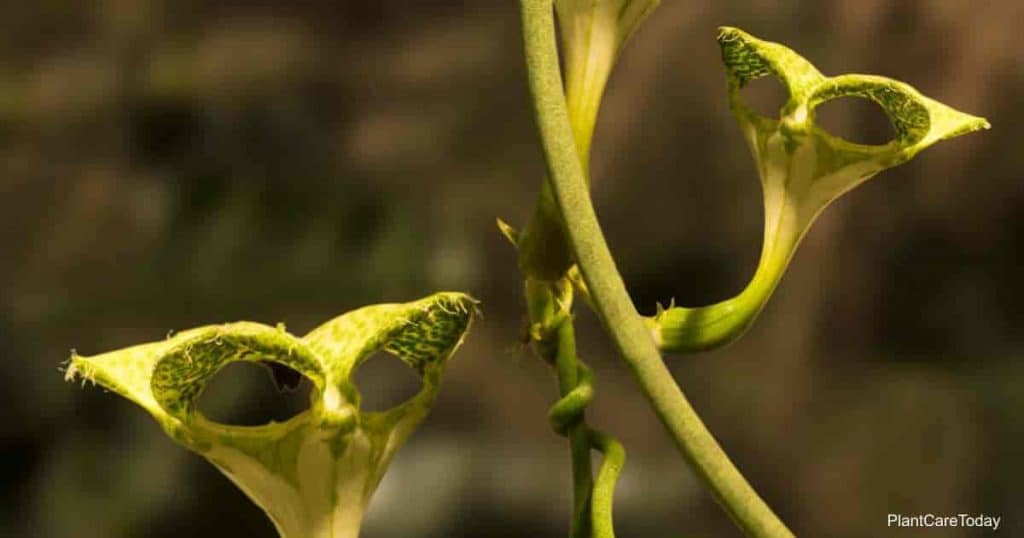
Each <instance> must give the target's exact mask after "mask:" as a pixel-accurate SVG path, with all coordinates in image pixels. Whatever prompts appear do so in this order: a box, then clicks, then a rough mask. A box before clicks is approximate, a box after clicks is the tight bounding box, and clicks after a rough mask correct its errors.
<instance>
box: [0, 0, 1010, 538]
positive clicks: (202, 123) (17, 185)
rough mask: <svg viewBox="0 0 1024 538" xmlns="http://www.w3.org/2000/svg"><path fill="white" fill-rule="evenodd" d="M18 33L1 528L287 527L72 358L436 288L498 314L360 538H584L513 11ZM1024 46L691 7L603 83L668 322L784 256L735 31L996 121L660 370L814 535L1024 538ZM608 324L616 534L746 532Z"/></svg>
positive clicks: (249, 375) (589, 349)
mask: <svg viewBox="0 0 1024 538" xmlns="http://www.w3.org/2000/svg"><path fill="white" fill-rule="evenodd" d="M2 12H3V15H2V17H0V20H2V22H0V376H2V378H0V379H2V384H0V387H2V390H3V396H2V398H0V406H2V410H0V536H16V537H22V536H24V537H59V538H63V537H82V538H88V537H104V538H105V537H147V538H148V537H154V538H156V537H176V536H247V537H248V536H251V537H260V536H265V537H270V536H273V535H274V532H273V528H272V527H271V525H270V524H269V522H267V521H266V520H265V519H264V517H263V515H262V514H261V512H260V511H259V510H258V509H256V508H255V507H254V506H253V505H251V504H250V503H249V502H248V501H247V500H246V499H245V498H244V497H243V495H242V494H241V493H239V492H238V491H237V490H235V489H234V487H233V486H232V485H231V484H230V483H229V482H228V481H227V479H225V478H223V477H222V476H221V475H219V474H218V473H217V472H216V471H215V470H214V469H213V468H212V467H211V466H209V465H207V464H206V463H205V462H204V461H202V460H201V459H200V458H198V457H196V456H194V455H192V454H191V453H189V452H186V451H185V450H183V449H181V448H179V447H178V446H176V445H174V444H173V443H172V442H171V441H170V440H168V439H167V438H166V437H165V436H164V435H163V433H162V432H161V430H160V429H159V428H158V427H157V425H156V424H155V423H153V422H152V421H151V420H150V419H149V418H148V416H146V415H145V414H144V413H143V412H142V411H141V410H140V409H139V408H137V407H135V406H133V405H131V404H129V403H127V402H126V401H123V400H121V399H120V398H118V397H116V396H114V395H112V394H109V393H105V392H103V391H101V390H99V389H97V388H93V387H86V388H84V389H83V388H80V387H79V386H78V385H77V384H67V383H64V382H63V380H62V375H61V372H60V371H59V370H58V369H59V366H60V364H61V362H62V361H64V360H65V359H66V358H67V357H68V355H69V353H70V351H71V350H72V349H76V350H77V351H78V352H80V353H82V354H95V353H98V352H101V351H106V350H110V349H115V348H118V347H122V346H127V345H130V344H134V343H138V342H142V341H149V340H156V339H160V338H163V337H164V336H165V335H166V334H167V333H168V331H170V330H176V329H182V328H188V327H191V326H196V325H200V324H205V323H214V322H221V321H231V320H240V319H247V320H254V321H261V322H265V323H276V322H284V323H286V324H287V325H288V327H289V328H290V329H292V330H293V331H295V332H304V331H305V330H308V329H310V328H312V327H313V326H315V325H316V324H318V323H319V322H321V321H324V320H326V319H328V318H330V317H333V316H334V315H337V314H338V313H341V312H344V311H346V310H349V309H352V308H355V307H357V306H360V305H363V304H369V303H376V302H389V301H404V300H411V299H415V298H418V297H420V296H423V295H426V294H428V293H430V292H432V291H434V290H438V289H457V290H466V291H469V292H471V293H473V294H474V295H476V296H477V297H478V298H479V299H481V300H482V301H483V309H484V311H485V313H486V315H485V317H484V318H483V319H482V320H481V321H480V322H479V323H478V324H477V325H476V326H475V328H474V331H473V333H472V334H471V337H470V338H469V340H468V341H467V343H466V345H465V347H464V348H463V350H462V351H461V353H460V354H459V355H458V356H457V357H456V358H455V360H454V361H453V362H452V363H451V365H450V367H449V370H448V376H447V379H446V385H445V388H444V391H443V392H442V395H441V397H440V399H439V401H438V403H437V405H436V408H435V410H434V412H433V414H432V415H431V416H430V417H429V419H428V420H427V421H426V422H425V423H424V425H423V426H422V427H421V429H420V430H419V431H418V433H417V434H416V436H415V437H414V438H413V439H412V440H411V442H410V443H409V444H408V446H406V447H405V448H404V449H403V450H402V451H400V452H399V454H398V457H397V459H396V460H395V462H394V463H393V465H392V469H391V472H390V473H389V474H388V476H387V478H386V480H385V482H384V483H383V484H382V487H381V489H380V490H379V492H378V494H377V496H376V498H375V500H374V502H373V504H372V506H371V509H370V514H369V516H368V521H367V524H366V528H365V533H364V535H365V536H366V537H367V538H381V537H392V536H399V537H424V538H426V537H459V536H466V537H503V536H509V537H512V536H514V537H524V536H529V537H556V536H564V534H565V530H566V528H567V520H568V514H569V503H570V476H569V467H568V450H567V446H566V443H565V442H564V440H563V439H561V438H558V437H557V436H555V435H554V434H552V433H551V432H550V431H549V430H548V427H547V422H546V420H545V410H546V408H547V406H548V405H549V404H550V403H552V402H553V401H554V399H555V397H556V387H555V381H554V378H553V376H552V374H551V372H550V371H548V369H547V367H546V366H544V365H543V364H540V363H539V361H538V360H536V359H535V358H533V357H532V356H531V355H530V354H529V353H528V352H526V351H524V350H523V349H522V348H521V347H520V344H519V341H520V337H521V334H522V328H523V308H522V304H521V299H520V295H519V289H518V278H517V269H516V260H515V255H514V253H513V251H512V249H511V248H510V247H509V245H508V244H507V243H506V242H505V240H504V239H503V238H502V237H501V236H500V235H499V233H498V231H497V229H496V227H495V225H494V219H495V217H499V216H500V217H502V218H504V219H506V220H508V221H509V222H511V223H513V224H516V225H521V224H522V223H523V222H524V221H525V220H526V218H527V216H528V215H529V212H530V207H531V205H532V202H533V198H534V196H535V193H536V191H537V187H538V182H539V180H540V178H541V176H542V173H543V165H542V160H541V155H540V152H539V148H538V144H537V140H536V136H535V134H534V131H533V126H532V118H531V114H530V109H529V102H528V95H527V90H526V87H525V81H524V80H525V79H524V76H525V75H524V72H523V68H522V60H521V50H520V42H519V35H518V32H519V23H518V15H517V7H516V3H515V2H513V1H507V2H496V1H494V0H446V1H412V0H374V1H342V0H335V1H330V2H272V1H261V2H246V3H243V2H228V1H208V2H199V1H171V0H100V1H95V2H73V1H68V0H42V1H38V2H7V3H6V4H5V5H4V7H3V10H2ZM1022 20H1024V3H1021V2H1019V1H1015V0H1004V1H988V2H968V1H959V0H953V1H950V0H930V1H921V0H915V1H899V2H894V1H883V0H858V1H856V2H853V1H842V0H827V1H826V0H813V1H811V0H803V1H770V0H757V1H754V0H745V1H736V2H712V1H710V0H707V1H698V0H666V1H665V2H664V4H663V5H662V7H660V8H659V9H658V11H657V12H656V14H655V15H654V16H653V17H652V18H651V19H650V21H649V22H648V23H647V24H646V25H644V27H643V28H642V29H641V31H640V32H639V34H638V35H637V36H636V37H635V38H634V40H633V41H632V42H631V43H630V45H629V46H628V47H627V49H626V51H625V53H624V55H623V57H622V60H621V62H620V67H619V69H618V70H617V72H616V73H615V74H614V76H613V77H612V80H611V82H610V84H609V88H608V94H607V98H606V100H605V108H604V112H603V115H602V117H601V120H600V124H599V126H598V134H597V137H596V142H595V146H594V155H595V159H594V165H593V170H594V175H595V180H594V196H595V200H596V203H597V205H598V209H599V212H600V214H601V216H602V218H603V222H604V225H605V227H606V230H607V234H608V236H609V240H610V242H611V244H612V247H613V250H614V251H615V252H616V254H617V258H618V261H619V264H620V267H621V269H622V271H623V272H624V275H625V276H626V279H627V281H628V283H629V286H630V288H631V291H632V292H633V295H634V297H635V300H636V302H637V305H638V306H639V307H640V308H641V310H642V311H644V312H651V311H653V308H654V305H655V302H656V301H663V302H664V301H667V300H668V299H669V298H671V297H675V298H676V299H677V301H679V302H680V303H682V304H701V303H709V302H714V301H717V300H720V299H723V298H726V297H728V296H731V295H733V294H734V293H736V292H738V291H739V290H740V289H741V288H742V286H743V285H744V284H745V282H746V280H747V279H748V278H749V276H750V274H751V273H752V271H753V268H754V265H755V263H756V261H757V255H758V251H759V248H760V241H761V218H762V216H761V205H760V204H761V202H760V192H759V186H758V182H757V178H756V176H755V172H754V168H753V166H752V162H751V159H750V158H749V156H748V154H747V150H746V148H745V146H744V144H743V142H742V139H741V138H740V136H739V134H738V132H737V129H736V127H735V125H734V123H733V120H732V118H731V117H730V115H729V113H728V111H727V108H726V105H725V83H724V76H723V72H722V68H721V66H720V65H719V57H718V50H717V47H716V44H715V40H714V38H715V28H716V26H718V25H720V24H730V25H737V26H741V27H743V28H745V29H747V30H749V31H751V32H752V33H754V34H755V35H759V36H763V37H766V38H770V39H773V40H777V41H782V42H785V43H788V44H789V45H791V46H792V47H793V48H795V49H796V50H798V51H801V52H803V53H805V54H806V55H807V56H808V57H809V58H810V59H811V60H812V61H814V62H815V63H816V64H817V65H818V66H819V67H820V68H821V69H822V70H823V71H825V72H826V73H829V74H837V73H842V72H870V73H878V74H883V75H888V76H894V77H898V78H900V79H903V80H906V81H908V82H910V83H912V84H914V85H915V86H916V87H918V88H919V89H920V90H922V91H923V92H924V93H926V94H928V95H930V96H932V97H935V98H937V99H939V100H942V101H944V102H946V103H949V104H951V105H953V106H956V107H958V108H961V109H963V110H966V111H969V112H973V113H976V114H979V115H983V116H986V117H988V118H990V119H991V121H992V123H993V125H994V128H993V129H992V130H991V131H988V132H985V133H982V134H975V135H971V136H969V137H964V138H961V139H957V140H955V141H952V142H946V143H942V144H940V145H938V146H936V147H935V148H932V149H929V150H927V151H926V152H925V153H923V154H921V155H920V156H919V157H918V158H917V159H915V160H914V161H913V162H911V163H909V164H907V165H904V166H901V167H899V168H897V169H894V170H891V171H889V172H886V173H884V174H882V176H880V177H878V178H876V179H874V180H872V181H871V182H869V183H868V184H866V185H865V186H863V187H862V188H860V189H858V190H857V191H855V192H854V193H852V194H850V195H848V196H846V197H844V198H843V199H842V200H841V201H840V202H838V203H837V204H836V205H835V206H833V207H831V208H830V209H829V210H828V211H827V212H826V213H825V215H824V216H823V218H822V219H821V220H820V221H819V222H818V223H817V224H816V225H815V227H814V229H813V230H812V231H811V233H810V235H809V236H808V238H807V240H806V241H805V243H804V245H803V246H802V247H801V249H800V251H799V252H798V254H797V256H796V259H795V260H794V263H793V266H792V268H791V269H790V271H789V274H788V275H787V276H786V278H785V279H784V281H783V282H782V285H781V287H780V288H779V290H778V292H777V294H776V296H775V297H774V298H773V299H772V301H771V302H770V303H769V305H768V307H767V309H766V310H765V312H764V313H763V315H762V316H761V319H760V321H759V323H758V324H757V325H756V326H755V327H754V328H753V330H752V331H750V333H749V334H748V335H747V336H746V337H745V338H743V339H742V340H741V341H739V342H738V343H736V344H734V345H732V346H730V347H728V348H726V349H724V350H720V351H715V352H712V353H707V354H704V355H698V356H691V357H675V358H670V359H669V364H670V366H671V368H672V370H673V372H674V374H675V375H676V376H677V379H678V381H679V382H680V383H681V385H682V386H683V388H684V389H685V390H686V391H687V392H688V394H689V395H690V397H691V399H692V401H693V403H694V405H695V406H696V408H697V409H698V410H699V412H701V414H702V415H703V417H704V418H705V419H706V421H707V423H708V425H709V426H710V428H711V430H712V431H713V432H714V433H715V434H716V435H717V437H718V438H719V440H720V441H721V442H722V443H723V444H724V446H725V447H726V449H727V450H728V452H729V453H730V454H731V456H732V457H733V459H734V460H735V461H736V462H737V463H738V465H739V467H740V468H741V469H742V470H743V471H744V472H745V473H746V474H747V476H748V477H749V479H750V480H751V481H752V482H753V483H754V484H755V485H756V487H757V488H758V489H759V490H760V492H761V493H762V494H763V495H764V496H765V497H766V498H767V499H768V500H769V501H770V503H771V504H772V505H773V506H774V507H776V508H777V510H778V511H779V512H780V514H781V515H782V516H783V517H784V519H785V520H786V521H788V522H789V523H790V524H791V526H792V527H793V528H794V529H795V530H796V532H797V533H798V534H800V535H802V536H830V537H864V536H913V535H922V536H925V535H927V536H930V537H954V536H976V535H981V534H983V533H982V532H979V531H972V530H969V529H946V530H938V529H936V530H928V531H911V530H904V531H897V530H894V529H886V528H885V517H886V515H887V514H888V513H890V512H898V513H904V514H916V513H936V514H955V513H961V512H966V513H986V514H991V515H1001V516H1002V517H1003V524H1002V528H1001V534H1002V535H1003V536H1024V484H1022V477H1024V459H1022V456H1024V414H1022V407H1024V405H1022V404H1024V357H1022V355H1024V334H1022V332H1021V330H1020V327H1021V326H1022V324H1024V308H1022V307H1021V304H1024V279H1022V278H1021V276H1022V275H1021V262H1022V260H1024V257H1022V256H1024V255H1022V254H1021V253H1022V252H1024V181H1022V179H1024V151H1022V148H1021V140H1024V116H1022V114H1021V108H1022V105H1024V101H1022V98H1021V95H1024V56H1022V55H1021V54H1020V47H1019V44H1020V43H1019V39H1020V36H1019V23H1020V21H1022ZM769 93H770V92H769ZM840 105H842V106H838V105H837V107H834V108H836V109H835V110H831V109H830V111H829V112H828V115H827V117H828V122H827V123H828V125H829V126H830V127H833V128H834V129H835V130H836V131H838V132H839V133H840V134H846V135H847V136H849V137H850V138H853V139H854V140H858V139H860V140H862V141H871V140H870V139H871V138H872V137H877V136H882V137H884V136H885V125H884V117H882V116H881V114H880V112H878V111H877V110H874V109H873V108H872V107H871V106H869V105H865V104H863V103H860V104H850V103H846V104H842V103H840ZM830 106H831V105H830ZM844 107H848V108H844ZM823 116H824V112H823ZM880 118H881V120H880ZM880 125H881V127H879V126H880ZM880 129H881V130H880ZM581 324H582V327H581V329H580V330H581V343H580V345H581V352H582V354H583V356H584V357H585V359H586V360H588V361H589V362H590V363H591V364H592V365H593V366H594V368H595V369H596V372H597V376H598V383H599V388H598V398H597V401H596V402H595V403H594V405H593V410H592V411H591V412H590V416H591V420H592V422H593V424H595V425H597V426H599V427H601V428H603V429H606V430H607V431H609V432H612V433H613V434H615V435H617V436H619V437H620V438H621V439H622V440H623V441H624V442H625V444H626V446H627V448H628V451H629V461H628V463H627V467H626V470H625V473H624V476H623V478H622V481H621V483H620V485H619V488H618V502H617V505H616V516H617V524H618V528H619V532H620V534H621V535H622V536H626V537H637V536H643V537H660V536H682V535H685V536H702V537H703V536H715V537H726V536H739V533H738V532H737V531H736V530H735V529H734V528H733V527H732V526H731V524H730V522H729V521H728V519H727V517H726V516H725V515H724V514H723V512H722V511H721V510H720V509H719V508H718V506H717V505H716V504H715V502H714V501H713V499H711V498H710V496H709V495H708V493H707V492H706V491H705V490H704V489H703V488H702V487H701V486H700V484H698V483H697V482H696V480H695V478H694V476H693V474H692V473H691V472H690V471H689V469H688V468H687V466H686V465H685V464H684V463H683V462H682V460H681V459H680V458H679V456H678V455H677V453H676V452H675V450H674V449H673V446H672V444H671V442H670V441H669V439H668V437H667V435H666V434H665V433H664V432H663V430H662V428H661V427H660V425H659V424H658V423H657V421H656V420H655V418H654V416H653V415H652V413H651V412H650V410H649V409H648V406H647V404H646V402H645V401H644V399H643V397H642V395H641V393H640V392H639V391H638V390H637V388H636V387H635V385H634V384H633V382H632V380H631V378H630V377H629V375H628V374H627V372H626V370H625V368H624V367H623V365H622V364H621V363H620V362H619V361H618V359H617V358H616V357H615V356H614V354H613V353H612V351H611V348H610V346H609V343H608V341H607V339H606V338H605V336H603V334H602V333H601V331H600V328H599V326H598V323H597V322H596V321H595V320H594V319H593V317H592V316H590V315H589V314H582V315H581ZM378 364H379V365H378ZM366 369H367V371H366V372H363V371H360V374H359V375H360V382H361V383H364V392H366V393H367V394H370V395H371V396H369V397H370V398H371V399H374V398H376V400H375V401H377V402H378V404H379V405H386V404H387V403H388V402H390V401H396V398H400V397H401V396H402V395H403V394H406V393H407V391H409V390H414V389H415V383H414V382H410V379H409V377H408V376H409V375H411V374H410V373H409V372H407V371H405V370H403V369H402V368H401V367H399V366H396V365H395V364H393V363H389V362H388V361H385V360H381V361H372V362H371V363H368V365H367V367H366ZM225 372H230V373H231V375H227V374H224V375H222V376H220V377H218V379H217V381H216V382H215V384H214V385H215V386H213V387H211V389H210V394H208V395H207V396H208V397H206V398H204V404H203V405H204V406H206V409H207V411H208V412H209V413H210V414H212V415H215V416H218V417H222V418H223V419H224V420H233V421H236V422H238V423H247V422H259V420H261V419H262V420H266V419H267V418H268V417H273V416H278V415H279V414H281V413H285V411H286V410H288V409H291V410H292V412H294V409H295V406H296V405H297V403H296V402H297V401H298V403H299V404H301V394H300V395H299V396H298V400H296V398H297V396H296V395H294V394H293V395H291V396H280V395H277V394H276V392H275V391H274V390H273V389H272V387H271V386H270V381H269V378H267V377H266V376H264V375H262V373H259V372H253V371H250V370H248V369H246V368H232V369H229V370H226V371H225ZM403 391H406V392H403ZM285 415H286V413H285Z"/></svg>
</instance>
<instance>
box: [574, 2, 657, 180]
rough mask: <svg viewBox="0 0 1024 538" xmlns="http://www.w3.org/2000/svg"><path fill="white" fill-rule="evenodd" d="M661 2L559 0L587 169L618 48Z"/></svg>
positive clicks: (576, 123)
mask: <svg viewBox="0 0 1024 538" xmlns="http://www.w3.org/2000/svg"><path fill="white" fill-rule="evenodd" d="M660 2H661V0H555V14H556V15H557V16H558V26H559V29H560V30H561V36H562V55H563V64H564V66H565V93H566V100H567V104H568V107H569V117H570V118H571V119H572V126H573V131H574V134H575V136H576V148H577V150H578V151H579V154H580V158H581V159H582V160H583V163H584V164H583V166H584V168H585V169H586V168H587V162H588V161H589V155H590V141H591V138H592V137H593V133H594V125H595V123H596V122H597V112H598V109H599V108H600V106H601V97H602V96H603V95H604V88H605V84H606V83H607V82H608V76H609V75H610V74H611V71H612V67H613V66H614V65H615V61H616V60H617V59H618V56H619V51H621V50H622V46H623V45H624V44H625V43H626V41H627V40H628V39H629V37H630V36H631V35H633V32H634V31H635V30H636V29H637V27H638V26H640V23H641V22H643V20H644V19H645V18H646V17H647V15H649V14H650V13H651V12H652V11H654V8H656V7H658V4H659V3H660Z"/></svg>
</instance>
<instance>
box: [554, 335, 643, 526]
mask: <svg viewBox="0 0 1024 538" xmlns="http://www.w3.org/2000/svg"><path fill="white" fill-rule="evenodd" d="M574 332H575V331H574V328H573V325H572V319H571V318H569V317H567V318H566V319H565V320H564V321H563V322H562V325H561V326H560V327H559V331H558V336H559V338H558V341H559V355H558V360H557V363H556V368H557V369H558V371H559V382H560V383H565V384H564V385H563V389H564V388H568V387H569V385H568V384H567V383H566V382H567V381H571V379H569V378H570V377H571V376H573V375H576V386H574V387H572V388H571V389H570V390H568V391H567V392H566V391H563V396H562V398H561V399H560V400H558V401H557V402H556V403H555V404H554V405H553V406H551V409H550V410H549V411H548V419H549V421H550V423H551V427H552V429H553V430H554V431H555V432H556V433H558V434H559V435H562V436H565V437H569V438H570V439H571V440H572V442H573V457H574V461H573V463H574V467H575V457H576V456H577V455H578V454H577V452H576V447H578V446H586V449H587V450H586V452H585V454H586V458H587V465H588V468H587V469H588V470H589V463H590V450H591V449H594V450H598V451H600V452H601V454H602V455H603V459H602V461H601V467H600V469H599V470H598V474H597V480H596V481H594V482H593V484H591V485H589V486H588V489H587V491H586V497H585V498H586V499H587V501H588V502H587V505H586V506H585V507H583V508H582V509H581V508H580V507H578V506H577V509H576V511H575V513H574V518H573V521H574V525H573V529H574V535H575V531H576V530H577V529H582V528H584V524H583V522H581V521H580V520H579V519H578V518H579V517H589V520H588V521H587V522H586V524H587V528H588V530H589V534H586V535H585V536H588V537H592V538H614V537H615V527H614V522H613V519H612V504H613V502H614V497H615V484H616V483H617V482H618V480H619V475H620V474H621V473H622V467H623V465H624V464H625V460H626V451H625V449H624V448H623V447H622V444H621V443H619V442H618V441H617V440H616V439H615V438H613V437H612V436H610V435H607V434H605V433H603V432H600V431H597V430H593V429H590V428H588V427H587V426H586V424H585V423H584V421H583V414H584V411H585V410H586V408H587V406H588V405H590V402H591V401H592V400H593V398H594V373H593V372H592V371H591V370H590V368H588V367H587V365H586V364H584V363H583V361H581V360H580V359H579V357H577V356H576V352H575V350H576V342H575V337H574V334H573V333H574ZM562 372H566V375H562ZM573 372H575V373H573ZM581 432H582V438H583V439H584V440H585V444H584V443H580V444H577V441H578V439H576V438H575V437H574V436H575V435H579V434H580V433H581ZM579 455H580V456H582V454H579ZM573 476H574V477H577V476H579V475H577V474H575V473H574V475H573ZM577 485H579V484H577ZM580 487H582V486H581V485H580ZM580 493H581V492H580ZM580 498H582V496H581V495H577V496H576V499H577V501H578V500H579V499H580Z"/></svg>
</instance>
